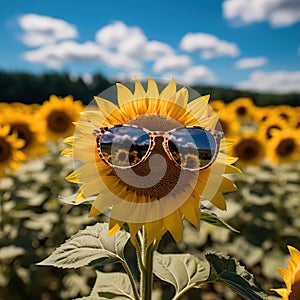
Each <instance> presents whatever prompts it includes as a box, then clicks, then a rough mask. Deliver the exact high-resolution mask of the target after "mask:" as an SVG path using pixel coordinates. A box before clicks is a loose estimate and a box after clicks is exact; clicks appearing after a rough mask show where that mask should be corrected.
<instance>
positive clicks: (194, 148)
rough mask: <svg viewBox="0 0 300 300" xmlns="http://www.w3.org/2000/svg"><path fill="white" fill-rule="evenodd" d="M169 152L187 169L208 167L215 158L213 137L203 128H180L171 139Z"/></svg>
mask: <svg viewBox="0 0 300 300" xmlns="http://www.w3.org/2000/svg"><path fill="white" fill-rule="evenodd" d="M168 145H169V150H170V152H171V154H172V156H173V158H174V159H175V161H176V162H177V163H178V164H180V165H181V166H182V167H184V168H187V169H191V170H193V169H199V168H203V167H206V166H207V165H208V164H209V163H210V162H211V160H212V159H213V157H214V154H215V152H216V143H215V139H214V137H213V135H212V134H211V133H210V132H208V131H206V130H203V129H201V128H180V129H178V130H177V131H175V132H174V133H172V134H171V135H170V137H169V141H168Z"/></svg>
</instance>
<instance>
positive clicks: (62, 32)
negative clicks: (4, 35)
mask: <svg viewBox="0 0 300 300" xmlns="http://www.w3.org/2000/svg"><path fill="white" fill-rule="evenodd" d="M18 22H19V25H20V27H21V28H22V29H23V30H24V31H25V32H24V35H23V36H22V37H21V40H22V41H23V43H25V44H26V45H28V46H32V47H35V46H41V45H45V44H53V43H55V42H57V41H59V40H64V39H73V38H76V37H77V36H78V32H77V29H76V27H75V26H74V25H71V24H69V23H67V22H66V21H64V20H61V19H55V18H51V17H48V16H41V15H36V14H26V15H23V16H21V17H20V18H19V19H18Z"/></svg>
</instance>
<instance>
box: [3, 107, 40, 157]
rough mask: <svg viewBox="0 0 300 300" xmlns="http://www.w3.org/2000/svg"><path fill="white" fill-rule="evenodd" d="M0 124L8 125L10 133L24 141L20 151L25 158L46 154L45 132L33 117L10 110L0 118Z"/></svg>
mask: <svg viewBox="0 0 300 300" xmlns="http://www.w3.org/2000/svg"><path fill="white" fill-rule="evenodd" d="M1 117H2V118H1V123H6V124H9V126H10V129H11V132H15V133H16V134H17V135H18V137H19V138H20V139H22V140H23V141H24V145H23V147H22V148H21V149H20V150H22V151H23V152H24V153H25V154H26V156H29V157H37V156H38V155H40V154H44V153H45V152H46V147H45V130H44V128H43V126H41V125H40V124H38V122H37V119H36V117H35V115H32V114H24V113H23V112H21V111H18V110H15V109H14V108H13V109H10V110H7V111H6V112H5V113H4V114H3V115H2V116H1Z"/></svg>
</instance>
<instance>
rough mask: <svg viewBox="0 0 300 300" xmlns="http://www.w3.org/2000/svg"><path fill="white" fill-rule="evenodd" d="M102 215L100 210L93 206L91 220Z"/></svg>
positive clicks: (90, 213)
mask: <svg viewBox="0 0 300 300" xmlns="http://www.w3.org/2000/svg"><path fill="white" fill-rule="evenodd" d="M101 213H102V212H101V211H100V210H98V209H97V208H95V207H94V205H92V207H91V209H90V212H89V218H91V217H95V216H98V215H101Z"/></svg>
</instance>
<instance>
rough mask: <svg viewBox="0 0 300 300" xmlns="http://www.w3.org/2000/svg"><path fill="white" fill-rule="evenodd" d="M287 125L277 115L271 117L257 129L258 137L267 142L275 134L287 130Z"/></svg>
mask: <svg viewBox="0 0 300 300" xmlns="http://www.w3.org/2000/svg"><path fill="white" fill-rule="evenodd" d="M287 127H288V124H287V122H286V121H285V120H283V119H281V118H280V117H278V116H277V115H276V116H274V115H272V117H271V116H269V117H268V118H267V120H266V121H264V122H262V123H261V124H260V125H259V128H258V135H259V136H260V137H261V138H262V139H265V140H269V139H271V138H272V136H273V135H274V134H275V133H276V132H277V131H281V130H283V129H284V128H287Z"/></svg>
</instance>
